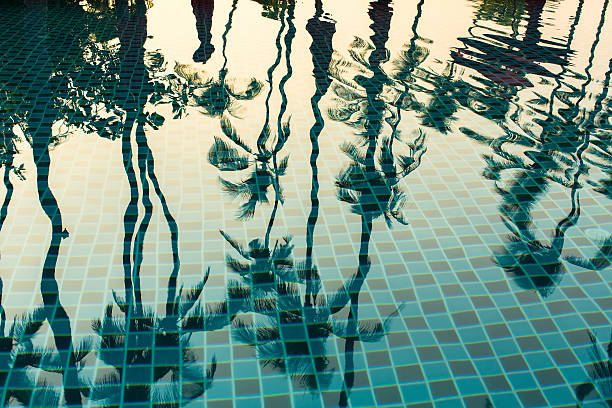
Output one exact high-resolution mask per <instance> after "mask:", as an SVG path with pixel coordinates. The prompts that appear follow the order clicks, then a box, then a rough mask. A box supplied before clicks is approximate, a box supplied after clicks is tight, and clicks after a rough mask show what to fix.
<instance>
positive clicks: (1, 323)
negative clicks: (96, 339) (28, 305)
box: [0, 279, 61, 408]
mask: <svg viewBox="0 0 612 408" xmlns="http://www.w3.org/2000/svg"><path fill="white" fill-rule="evenodd" d="M2 289H3V286H2V280H1V279H0V312H1V315H0V401H2V405H3V406H8V405H10V403H11V402H13V403H14V402H18V403H19V404H21V405H23V406H26V407H28V406H37V407H49V408H50V407H57V406H59V404H60V394H59V393H58V392H57V391H56V390H55V389H54V388H52V387H49V386H47V385H46V382H45V380H44V377H43V378H42V379H39V380H38V381H34V379H33V378H34V377H35V373H37V372H38V373H41V371H40V368H41V367H42V366H43V365H46V366H49V360H50V358H52V357H56V356H54V355H53V354H52V352H50V351H47V350H39V349H37V348H36V347H35V346H34V345H33V342H32V338H33V336H35V335H36V334H37V333H38V332H39V331H40V329H41V327H42V325H43V323H44V320H45V311H44V309H43V308H37V309H35V310H34V311H33V312H31V313H29V314H26V315H23V316H21V317H20V318H15V320H14V321H13V323H12V325H11V327H10V329H9V331H8V333H5V324H6V314H5V312H4V309H3V308H2V304H1V302H2ZM54 360H56V361H55V363H56V364H57V359H56V358H54ZM59 365H60V366H61V364H59ZM39 378H40V377H39ZM11 405H12V404H11Z"/></svg>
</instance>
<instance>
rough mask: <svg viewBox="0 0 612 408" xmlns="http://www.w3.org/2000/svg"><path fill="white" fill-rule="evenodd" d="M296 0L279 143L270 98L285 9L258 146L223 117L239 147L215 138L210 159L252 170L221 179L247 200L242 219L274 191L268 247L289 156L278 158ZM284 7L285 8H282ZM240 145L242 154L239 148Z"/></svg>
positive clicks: (224, 167) (285, 133) (285, 130)
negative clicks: (235, 178)
mask: <svg viewBox="0 0 612 408" xmlns="http://www.w3.org/2000/svg"><path fill="white" fill-rule="evenodd" d="M294 8H295V3H294V2H293V1H291V2H289V4H288V6H287V9H288V13H287V20H286V23H287V26H288V30H287V33H286V35H285V47H286V54H285V59H286V66H287V73H286V74H285V75H284V76H283V77H282V78H281V80H280V82H279V92H280V95H281V106H280V109H279V113H278V117H277V129H276V142H275V143H274V144H273V145H272V146H271V147H270V146H268V141H269V140H270V138H271V135H272V131H271V129H270V97H271V96H272V92H273V91H274V85H273V81H272V80H273V74H274V71H275V70H276V68H277V67H278V65H279V64H280V61H281V58H282V45H281V35H282V33H283V30H284V28H285V19H284V14H285V13H284V11H283V18H282V19H281V26H280V28H279V31H278V34H277V36H276V47H277V50H278V52H277V54H276V59H275V60H274V62H273V63H272V65H271V66H270V68H269V69H268V84H269V90H268V94H267V96H266V100H265V111H266V116H265V120H264V125H263V128H262V130H261V132H260V133H259V136H258V138H257V146H256V148H252V147H250V146H248V145H247V144H246V143H245V142H244V141H243V140H242V138H241V137H240V136H239V135H238V134H237V132H236V129H235V128H234V127H233V126H232V124H231V122H230V121H229V120H228V119H227V118H223V119H222V120H221V129H222V130H223V133H224V134H225V136H226V137H227V138H228V139H229V140H230V141H231V142H232V144H233V145H234V146H236V147H233V146H231V145H229V144H228V143H226V142H225V141H223V140H222V139H220V138H217V137H215V142H214V144H213V146H212V147H211V149H210V151H209V153H208V161H209V162H210V163H211V164H212V165H214V166H215V167H217V168H218V169H219V170H221V171H232V172H240V171H243V170H247V169H248V170H249V176H247V177H246V178H243V179H242V180H241V181H240V182H238V183H235V182H232V181H230V180H227V179H224V178H220V181H221V184H222V187H223V190H224V191H226V192H227V193H228V194H230V195H231V196H233V197H241V198H243V199H246V202H244V203H243V204H242V205H241V207H240V210H239V213H238V216H239V218H250V217H252V216H253V214H254V212H255V208H256V206H257V204H259V203H265V202H268V192H269V190H270V187H272V190H273V191H274V209H273V210H272V215H271V217H270V226H269V227H268V232H267V233H266V240H265V246H266V247H267V246H268V244H269V231H270V229H271V224H272V222H273V220H274V217H275V214H276V211H277V209H278V205H279V203H280V202H282V201H283V195H282V189H281V186H280V183H279V178H280V177H281V176H283V175H284V174H285V172H286V170H287V165H288V163H289V156H286V157H284V158H282V159H280V160H279V159H278V153H279V152H280V151H281V149H282V148H283V147H284V145H285V143H286V142H287V139H288V138H289V135H290V126H289V122H288V121H287V122H285V121H283V116H284V113H285V111H286V108H287V95H286V93H285V83H286V82H287V81H288V80H289V78H290V77H291V75H292V73H293V70H292V67H291V61H290V55H291V44H292V41H293V38H294V37H295V26H294V24H293V18H294V14H293V11H294ZM283 10H284V9H283ZM237 148H240V150H241V151H242V153H240V152H239V151H238V149H237Z"/></svg>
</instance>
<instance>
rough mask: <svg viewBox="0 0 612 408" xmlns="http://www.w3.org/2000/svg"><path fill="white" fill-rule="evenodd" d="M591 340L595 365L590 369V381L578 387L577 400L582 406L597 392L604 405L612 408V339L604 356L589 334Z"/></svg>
mask: <svg viewBox="0 0 612 408" xmlns="http://www.w3.org/2000/svg"><path fill="white" fill-rule="evenodd" d="M589 337H590V339H591V343H592V347H591V350H590V351H591V358H592V360H593V364H592V365H591V366H590V368H589V370H588V371H589V377H590V379H589V380H588V381H586V382H584V383H582V384H580V385H578V386H577V387H576V398H577V399H578V404H579V405H581V404H582V402H583V401H584V400H585V399H586V397H587V396H588V395H589V394H591V392H593V391H597V392H598V393H599V396H600V397H601V399H602V401H601V402H602V403H604V404H605V405H607V406H608V407H612V337H611V338H610V342H609V343H608V346H607V349H606V355H605V356H604V355H603V354H602V353H601V351H600V349H599V347H598V346H597V339H596V338H595V336H594V335H593V333H591V332H589Z"/></svg>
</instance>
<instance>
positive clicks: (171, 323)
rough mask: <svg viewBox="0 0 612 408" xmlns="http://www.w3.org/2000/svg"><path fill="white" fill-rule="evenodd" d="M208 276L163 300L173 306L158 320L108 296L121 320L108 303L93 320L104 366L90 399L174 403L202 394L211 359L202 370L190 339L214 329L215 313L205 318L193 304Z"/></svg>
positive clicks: (111, 402) (113, 403)
mask: <svg viewBox="0 0 612 408" xmlns="http://www.w3.org/2000/svg"><path fill="white" fill-rule="evenodd" d="M207 279H208V274H206V276H205V277H204V279H203V280H202V281H201V282H200V283H199V284H198V285H197V286H196V287H194V288H193V289H191V290H189V291H185V293H184V294H183V291H182V289H181V290H179V293H178V294H177V296H176V297H175V298H172V299H168V301H167V303H166V309H167V310H168V309H170V308H171V306H172V308H173V314H171V315H166V316H164V317H161V318H160V317H156V316H155V315H154V314H153V312H151V311H147V310H145V309H144V308H143V307H142V305H138V306H131V305H128V304H127V302H126V301H125V299H121V298H119V297H118V296H117V295H116V294H113V295H114V297H115V303H116V304H117V306H118V307H119V309H120V310H121V312H122V313H123V314H124V319H121V318H116V317H114V316H113V306H112V305H109V306H107V308H106V311H105V314H104V317H103V318H102V319H100V320H96V321H94V322H93V323H92V327H93V329H94V331H95V332H96V333H97V334H98V336H99V340H100V346H99V349H98V358H99V359H100V360H101V361H102V362H103V363H104V364H106V365H107V366H108V368H107V369H103V374H99V375H98V379H97V380H98V381H96V382H95V383H93V384H92V385H91V391H90V400H92V401H96V402H101V403H103V404H104V406H115V407H119V406H123V404H129V403H136V402H145V401H146V402H149V401H153V404H162V405H164V406H173V407H174V406H176V407H178V406H182V404H183V403H184V402H188V401H190V400H193V399H196V398H199V397H200V396H202V395H203V393H204V392H205V391H206V389H208V388H209V387H210V386H211V385H212V381H213V377H214V375H215V370H216V359H215V358H214V357H213V359H212V363H211V364H210V365H209V367H208V369H207V370H206V371H204V370H203V366H202V363H200V362H198V358H197V354H196V353H195V351H194V350H193V349H192V348H191V346H190V337H191V333H192V332H194V331H198V330H211V329H213V328H217V327H213V326H214V324H213V323H215V324H216V322H215V321H216V320H219V319H218V317H219V316H218V315H217V316H205V315H203V314H201V313H202V310H201V307H198V306H196V304H197V302H198V301H199V298H200V295H201V294H202V291H203V289H204V285H205V284H206V281H207ZM137 302H138V301H137ZM132 308H134V309H135V310H140V311H141V312H139V313H140V314H137V313H136V311H135V310H130V309H132ZM131 316H134V317H131ZM104 371H106V373H104Z"/></svg>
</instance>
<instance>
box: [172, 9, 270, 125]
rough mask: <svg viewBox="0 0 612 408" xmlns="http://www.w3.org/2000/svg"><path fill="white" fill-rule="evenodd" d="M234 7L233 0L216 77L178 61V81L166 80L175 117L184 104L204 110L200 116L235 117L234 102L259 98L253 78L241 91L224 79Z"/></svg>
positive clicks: (257, 85)
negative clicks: (172, 92)
mask: <svg viewBox="0 0 612 408" xmlns="http://www.w3.org/2000/svg"><path fill="white" fill-rule="evenodd" d="M194 1H196V0H194ZM207 1H208V0H207ZM210 1H212V0H210ZM237 7H238V0H234V1H233V2H232V8H231V10H230V13H229V16H228V20H227V24H226V25H225V31H224V32H223V35H222V36H221V38H222V41H223V48H222V54H223V66H222V67H221V70H219V75H218V77H217V78H209V77H207V76H206V74H205V73H204V72H203V71H201V70H198V69H197V68H195V67H193V66H190V65H188V64H180V63H178V62H177V63H176V65H175V67H174V70H175V72H176V73H177V74H178V76H179V78H177V77H176V76H174V75H171V76H168V77H167V78H169V79H170V89H172V90H173V91H174V94H173V95H170V96H169V99H170V101H171V102H172V109H173V112H174V113H175V117H180V116H182V115H183V114H184V113H185V108H186V106H187V105H191V106H197V107H200V108H202V109H203V110H204V113H206V114H207V115H210V116H213V117H220V116H222V115H223V114H224V113H225V112H226V111H227V112H228V113H229V114H230V115H232V116H236V110H237V109H236V103H235V102H236V101H241V100H251V99H253V98H255V97H256V96H257V95H259V92H260V91H261V88H262V84H261V82H259V81H257V80H256V79H255V78H251V80H250V82H249V83H248V84H247V86H246V88H245V89H244V90H236V89H235V87H234V86H233V85H232V84H231V82H229V81H228V80H227V73H228V70H227V55H226V48H227V35H228V34H229V31H230V29H231V28H232V19H233V16H234V12H235V11H236V8H237Z"/></svg>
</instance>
